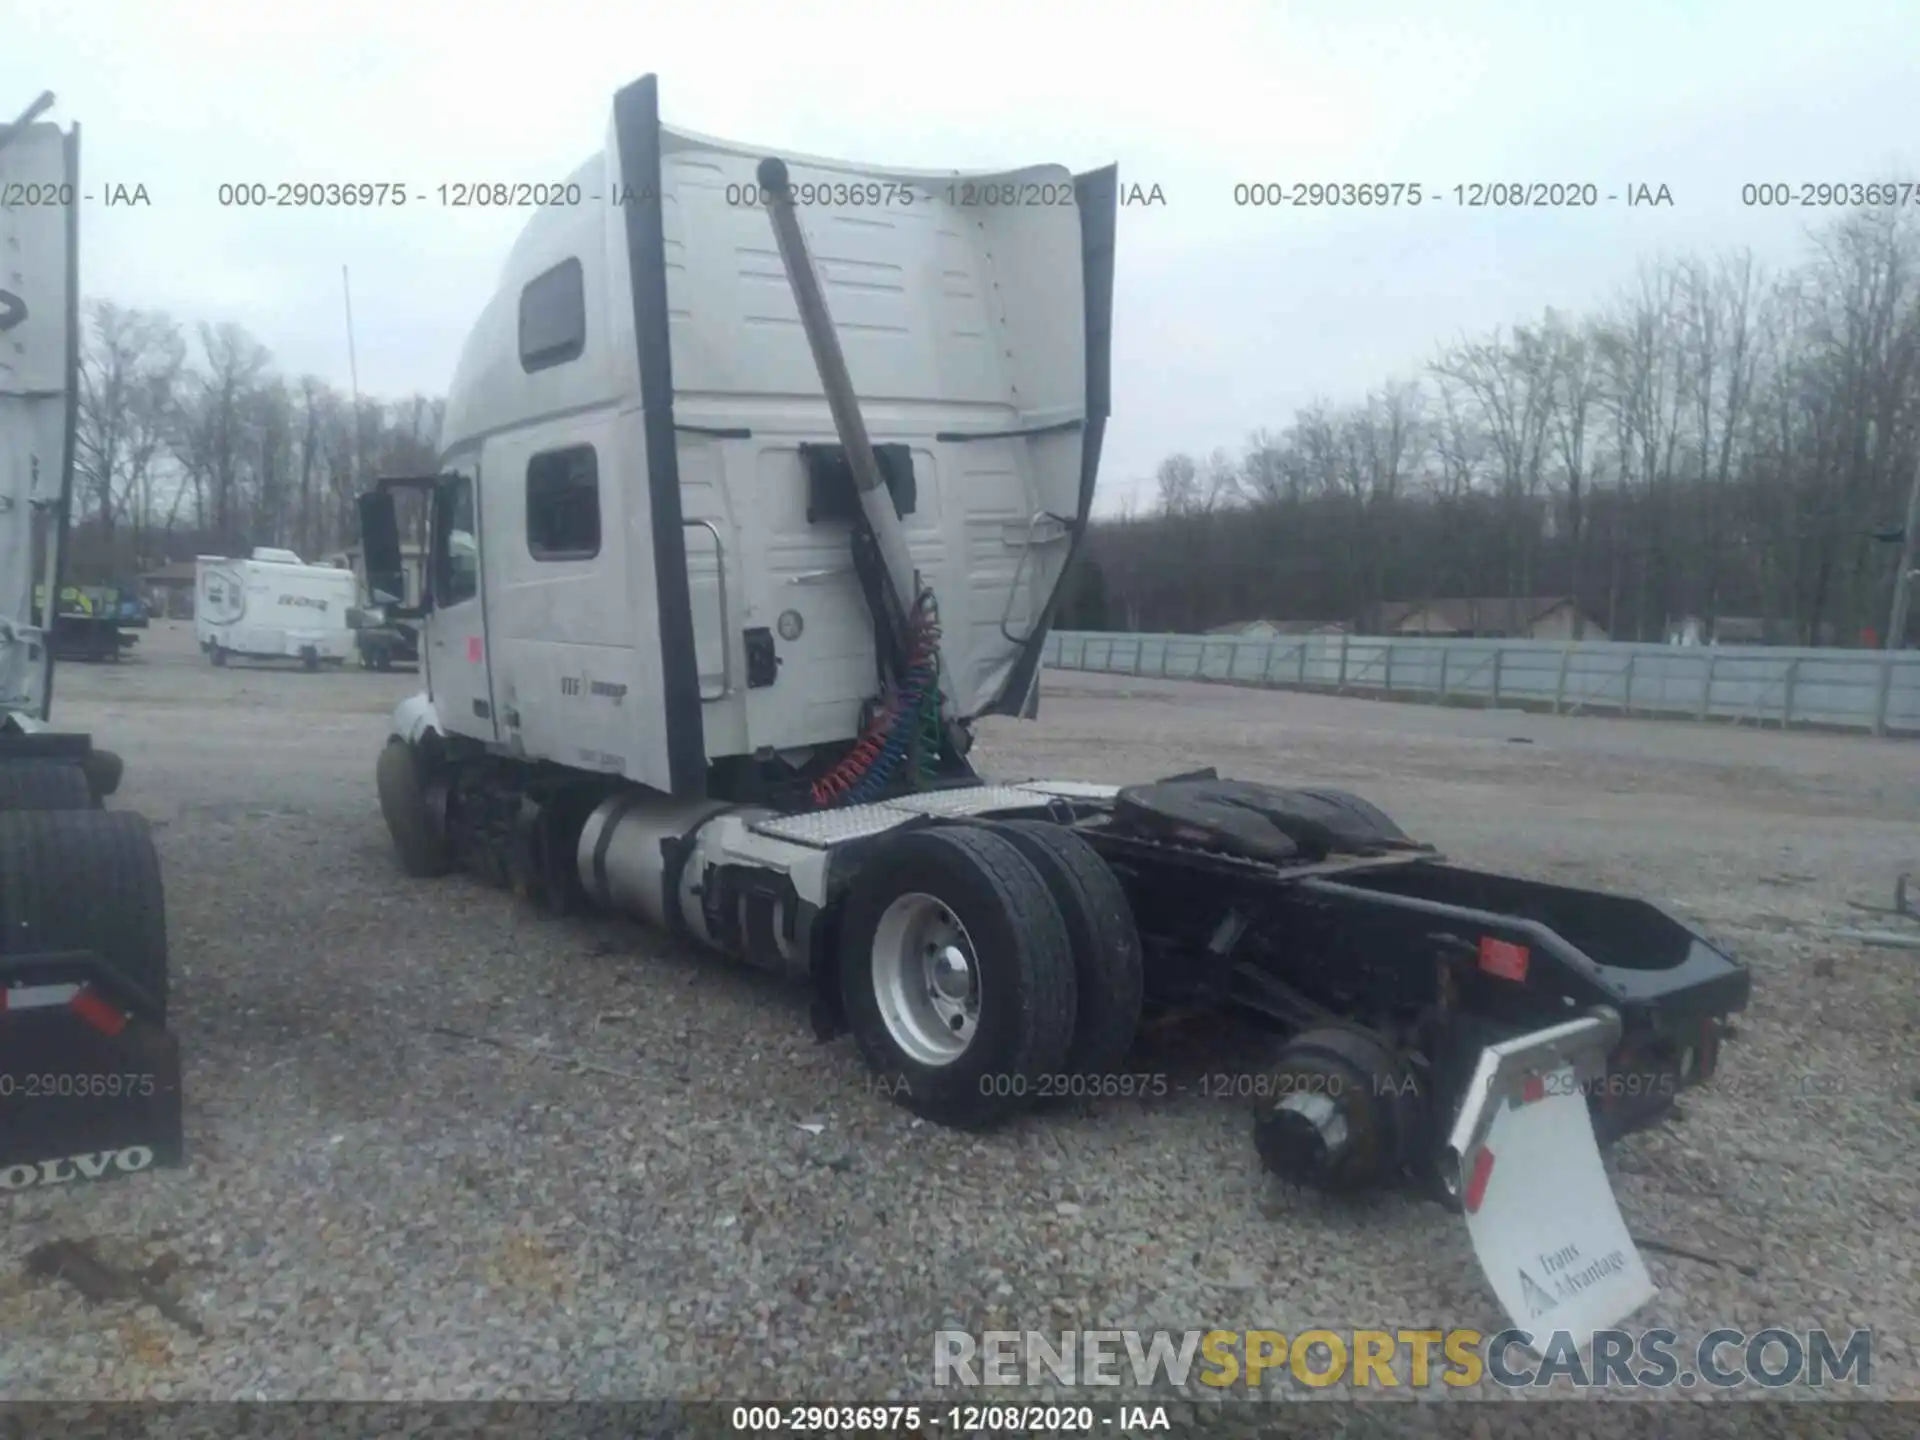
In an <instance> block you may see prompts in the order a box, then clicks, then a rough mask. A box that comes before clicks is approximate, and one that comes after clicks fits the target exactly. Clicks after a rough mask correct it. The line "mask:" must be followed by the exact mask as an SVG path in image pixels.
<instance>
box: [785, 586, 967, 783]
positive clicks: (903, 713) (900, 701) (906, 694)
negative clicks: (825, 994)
mask: <svg viewBox="0 0 1920 1440" xmlns="http://www.w3.org/2000/svg"><path fill="white" fill-rule="evenodd" d="M916 739H917V740H919V742H920V765H919V769H918V773H917V774H916V776H915V778H916V779H929V778H931V777H932V776H933V775H934V774H935V773H936V771H937V769H938V767H939V763H940V612H939V609H938V607H937V606H936V604H935V603H934V598H933V592H932V591H931V590H922V591H921V592H920V598H919V599H918V600H917V601H916V602H915V603H914V607H913V619H912V621H911V623H910V625H909V638H908V645H907V667H906V674H905V676H904V677H903V678H902V680H901V682H900V684H899V685H898V686H897V687H896V688H895V689H894V691H893V694H892V695H891V696H890V697H889V698H888V700H887V703H886V705H885V706H884V707H882V709H881V711H880V713H879V714H878V715H877V716H875V717H874V719H873V722H872V723H871V724H869V725H868V726H867V730H866V733H865V734H864V735H862V736H861V737H860V739H859V740H858V741H856V742H855V744H854V747H853V749H851V750H850V751H848V752H847V754H846V755H845V757H843V758H842V759H841V761H840V763H839V764H838V765H835V766H834V767H833V769H832V770H830V771H829V772H828V773H827V774H825V775H824V776H822V777H821V778H820V779H819V780H817V781H815V782H814V785H813V790H812V794H813V803H814V804H815V805H819V806H822V807H827V806H834V805H866V804H870V803H871V802H873V801H875V800H878V799H880V798H881V797H882V796H884V795H885V794H886V793H887V789H888V787H889V785H890V784H891V783H892V780H893V778H894V775H895V773H896V772H897V771H898V770H899V768H900V765H901V762H902V761H904V760H905V759H906V758H907V754H908V752H909V751H911V750H912V749H913V748H914V742H915V740H916Z"/></svg>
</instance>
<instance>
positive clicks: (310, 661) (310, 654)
mask: <svg viewBox="0 0 1920 1440" xmlns="http://www.w3.org/2000/svg"><path fill="white" fill-rule="evenodd" d="M300 668H301V669H303V670H307V671H314V670H318V669H319V668H320V652H319V651H318V650H316V649H314V648H313V647H312V646H311V645H308V646H307V647H305V648H304V649H303V650H301V652H300Z"/></svg>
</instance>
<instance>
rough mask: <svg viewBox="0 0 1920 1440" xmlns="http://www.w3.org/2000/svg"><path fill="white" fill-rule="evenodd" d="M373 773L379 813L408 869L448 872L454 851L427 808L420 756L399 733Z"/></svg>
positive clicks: (423, 873)
mask: <svg viewBox="0 0 1920 1440" xmlns="http://www.w3.org/2000/svg"><path fill="white" fill-rule="evenodd" d="M373 773H374V781H375V784H376V785H377V787H378V788H379V791H380V813H381V815H383V816H384V817H385V818H386V822H387V833H388V834H389V835H391V836H392V837H393V848H394V849H395V850H396V851H397V852H398V853H399V856H400V863H401V865H402V866H403V867H405V869H406V872H407V873H408V874H409V875H412V876H415V877H417V878H420V879H432V878H434V877H435V876H439V875H445V874H447V873H448V872H449V871H450V870H452V869H453V855H452V852H451V851H450V849H449V848H448V845H447V841H446V837H445V836H444V835H442V834H440V833H439V831H438V829H437V827H436V826H435V825H434V823H433V816H432V814H431V812H430V811H429V810H428V808H427V794H426V785H425V783H424V782H423V780H422V777H421V774H420V757H419V756H418V755H417V754H416V753H415V752H414V748H413V747H412V746H411V745H409V744H407V742H406V741H404V740H401V739H398V738H397V737H396V738H395V739H391V740H389V741H388V742H387V748H386V749H385V750H382V751H381V752H380V760H379V763H378V764H377V765H376V766H375V767H374V772H373Z"/></svg>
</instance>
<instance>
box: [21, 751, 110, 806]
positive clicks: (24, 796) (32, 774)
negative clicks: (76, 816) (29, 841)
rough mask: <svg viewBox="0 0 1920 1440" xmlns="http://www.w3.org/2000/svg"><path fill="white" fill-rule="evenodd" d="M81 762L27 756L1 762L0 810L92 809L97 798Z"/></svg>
mask: <svg viewBox="0 0 1920 1440" xmlns="http://www.w3.org/2000/svg"><path fill="white" fill-rule="evenodd" d="M82 763H83V762H79V761H73V760H26V759H22V760H8V761H6V762H4V763H0V811H12V810H91V809H93V808H94V807H95V805H96V804H97V803H98V802H97V801H96V800H95V798H94V787H93V786H92V784H90V783H89V781H88V778H87V772H86V771H85V770H84V769H82V768H81V765H82Z"/></svg>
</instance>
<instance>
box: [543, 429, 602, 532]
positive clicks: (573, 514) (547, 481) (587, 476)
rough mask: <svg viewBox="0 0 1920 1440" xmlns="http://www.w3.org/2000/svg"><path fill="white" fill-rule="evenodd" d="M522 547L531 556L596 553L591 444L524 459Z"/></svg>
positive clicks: (595, 473) (596, 474)
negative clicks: (524, 536) (524, 529)
mask: <svg viewBox="0 0 1920 1440" xmlns="http://www.w3.org/2000/svg"><path fill="white" fill-rule="evenodd" d="M527 549H528V551H529V552H530V553H531V554H532V556H533V558H534V559H536V560H591V559H593V557H594V556H596V555H598V554H599V553H600V461H599V458H598V457H597V456H596V455H595V454H594V451H593V447H592V446H591V445H570V446H568V447H567V448H566V449H564V450H548V451H546V452H544V453H542V454H539V455H536V456H534V457H533V458H532V459H531V460H529V461H528V462H527Z"/></svg>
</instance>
